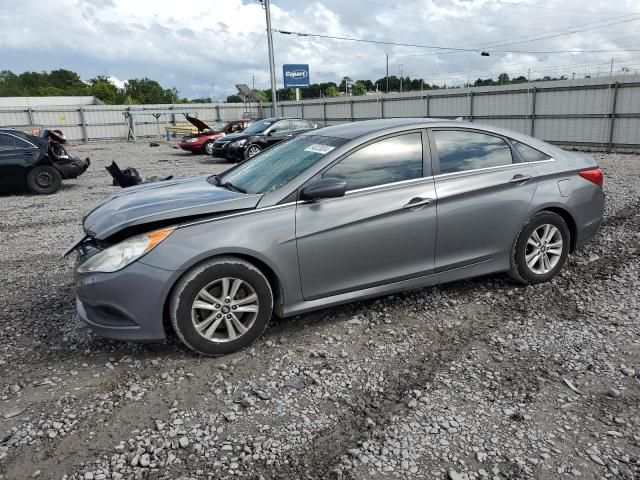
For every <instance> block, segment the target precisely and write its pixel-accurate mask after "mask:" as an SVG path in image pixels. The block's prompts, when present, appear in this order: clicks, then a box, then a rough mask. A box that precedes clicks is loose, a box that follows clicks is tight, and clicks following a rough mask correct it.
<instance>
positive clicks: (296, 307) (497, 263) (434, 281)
mask: <svg viewBox="0 0 640 480" xmlns="http://www.w3.org/2000/svg"><path fill="white" fill-rule="evenodd" d="M505 257H506V259H505ZM507 270H509V260H508V255H499V256H496V257H493V258H490V259H487V260H483V261H481V262H478V263H474V264H472V265H467V266H464V267H458V268H454V269H451V270H447V271H445V272H440V273H433V274H430V275H425V276H422V277H417V278H411V279H409V280H402V281H400V282H394V283H388V284H386V285H379V286H376V287H370V288H365V289H362V290H356V291H353V292H347V293H341V294H339V295H332V296H330V297H324V298H318V299H316V300H309V301H305V300H303V301H300V302H296V303H293V304H290V305H283V307H282V312H281V313H280V316H281V317H290V316H293V315H300V314H302V313H307V312H311V311H313V310H318V309H321V308H327V307H333V306H336V305H342V304H345V303H350V302H356V301H360V300H366V299H368V298H375V297H380V296H383V295H391V294H393V293H397V292H403V291H407V290H415V289H417V288H424V287H430V286H433V285H438V284H441V283H448V282H455V281H457V280H463V279H467V278H472V277H478V276H481V275H488V274H490V273H498V272H505V271H507Z"/></svg>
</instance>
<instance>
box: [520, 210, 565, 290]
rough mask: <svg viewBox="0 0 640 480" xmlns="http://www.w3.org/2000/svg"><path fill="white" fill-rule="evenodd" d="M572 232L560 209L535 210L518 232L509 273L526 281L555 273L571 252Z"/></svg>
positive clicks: (538, 280) (541, 279) (540, 280)
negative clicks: (559, 213) (556, 210)
mask: <svg viewBox="0 0 640 480" xmlns="http://www.w3.org/2000/svg"><path fill="white" fill-rule="evenodd" d="M570 244H571V234H570V232H569V227H567V223H566V222H565V221H564V219H563V218H562V217H561V216H560V215H558V214H557V213H553V212H548V211H543V212H539V213H537V214H535V215H534V216H533V217H531V218H530V219H529V221H528V222H527V224H526V225H525V226H524V227H523V228H522V230H521V231H520V233H519V234H518V238H517V239H516V242H515V244H514V246H513V249H512V252H511V270H510V272H509V274H510V276H511V277H512V278H514V279H515V280H517V281H519V282H521V283H524V284H526V285H534V284H537V283H544V282H548V281H549V280H551V279H552V278H553V277H555V276H556V275H557V274H558V273H560V270H561V269H562V267H563V265H564V264H565V262H566V261H567V257H568V256H569V247H570Z"/></svg>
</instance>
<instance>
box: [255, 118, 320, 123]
mask: <svg viewBox="0 0 640 480" xmlns="http://www.w3.org/2000/svg"><path fill="white" fill-rule="evenodd" d="M262 120H270V121H272V122H275V121H276V120H305V119H304V118H300V117H269V118H261V119H259V120H256V122H261V121H262ZM306 121H307V122H310V121H311V120H306Z"/></svg>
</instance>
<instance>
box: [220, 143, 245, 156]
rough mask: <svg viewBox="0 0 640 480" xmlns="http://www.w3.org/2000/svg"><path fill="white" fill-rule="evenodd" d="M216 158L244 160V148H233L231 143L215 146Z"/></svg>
mask: <svg viewBox="0 0 640 480" xmlns="http://www.w3.org/2000/svg"><path fill="white" fill-rule="evenodd" d="M212 155H213V156H214V157H219V158H226V159H227V160H243V159H244V146H242V147H233V146H231V143H230V142H227V143H222V144H217V143H214V144H213V153H212Z"/></svg>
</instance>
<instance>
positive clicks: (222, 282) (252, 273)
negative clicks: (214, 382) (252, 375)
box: [169, 257, 273, 356]
mask: <svg viewBox="0 0 640 480" xmlns="http://www.w3.org/2000/svg"><path fill="white" fill-rule="evenodd" d="M272 314H273V293H272V291H271V286H270V285H269V281H268V280H267V279H266V277H265V276H264V275H263V274H262V272H261V271H260V270H258V269H257V268H256V267H254V266H253V265H252V264H251V263H249V262H246V261H244V260H242V259H239V258H236V257H218V258H214V259H212V260H209V261H206V262H204V263H202V264H200V265H197V266H195V267H194V268H192V269H191V270H189V271H188V272H187V273H186V274H185V275H184V276H183V277H182V279H180V281H179V282H178V283H177V284H176V286H175V287H174V289H173V292H172V294H171V299H170V304H169V315H170V319H171V324H172V326H173V329H174V330H175V332H176V334H177V336H178V338H179V339H180V340H181V341H182V343H184V344H185V345H186V346H187V347H189V348H190V349H191V350H193V351H195V352H197V353H200V354H202V355H209V356H219V355H226V354H228V353H232V352H235V351H238V350H241V349H243V348H246V347H248V346H249V345H251V344H252V343H253V342H255V341H256V340H257V339H258V338H260V336H261V335H262V333H263V332H264V330H265V329H266V328H267V325H268V324H269V320H270V319H271V316H272Z"/></svg>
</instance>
